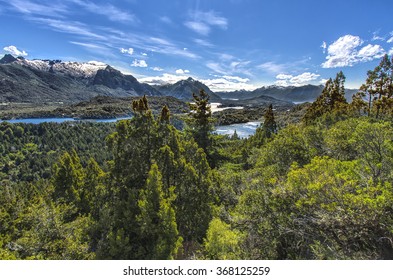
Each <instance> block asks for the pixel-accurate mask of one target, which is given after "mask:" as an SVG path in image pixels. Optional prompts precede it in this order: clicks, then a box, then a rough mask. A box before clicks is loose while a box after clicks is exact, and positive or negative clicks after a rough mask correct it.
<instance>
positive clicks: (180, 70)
mask: <svg viewBox="0 0 393 280" xmlns="http://www.w3.org/2000/svg"><path fill="white" fill-rule="evenodd" d="M188 73H190V71H189V70H183V69H177V70H176V74H178V75H184V74H188Z"/></svg>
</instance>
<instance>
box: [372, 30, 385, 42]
mask: <svg viewBox="0 0 393 280" xmlns="http://www.w3.org/2000/svg"><path fill="white" fill-rule="evenodd" d="M385 39H386V38H384V37H381V36H379V31H375V32H373V38H372V39H371V41H385Z"/></svg>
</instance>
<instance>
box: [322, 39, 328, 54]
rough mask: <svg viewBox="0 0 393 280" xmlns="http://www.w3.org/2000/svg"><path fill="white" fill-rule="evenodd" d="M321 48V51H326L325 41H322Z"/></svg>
mask: <svg viewBox="0 0 393 280" xmlns="http://www.w3.org/2000/svg"><path fill="white" fill-rule="evenodd" d="M321 48H322V50H323V53H326V48H327V44H326V42H325V41H323V42H322V45H321Z"/></svg>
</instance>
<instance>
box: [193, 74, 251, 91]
mask: <svg viewBox="0 0 393 280" xmlns="http://www.w3.org/2000/svg"><path fill="white" fill-rule="evenodd" d="M201 82H202V83H204V84H205V85H207V86H208V87H209V88H210V89H211V90H212V91H234V90H254V89H256V86H254V85H251V84H249V83H248V82H249V80H248V79H242V78H239V77H233V76H223V77H217V78H216V79H206V80H201Z"/></svg>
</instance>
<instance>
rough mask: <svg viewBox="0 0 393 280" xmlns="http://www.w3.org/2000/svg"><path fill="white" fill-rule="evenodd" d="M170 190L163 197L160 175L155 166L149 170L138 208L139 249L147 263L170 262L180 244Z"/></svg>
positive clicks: (172, 194)
mask: <svg viewBox="0 0 393 280" xmlns="http://www.w3.org/2000/svg"><path fill="white" fill-rule="evenodd" d="M174 199H175V195H174V191H173V188H171V190H170V191H169V194H168V196H166V195H165V194H164V191H163V185H162V177H161V173H160V171H159V170H158V166H157V164H155V163H153V165H152V166H151V169H150V172H149V175H148V178H147V181H146V187H145V188H144V189H143V190H141V193H140V196H139V200H138V206H139V208H140V214H139V215H138V216H137V220H138V222H139V224H140V231H141V237H142V244H141V247H142V248H143V249H144V251H145V252H144V254H143V256H144V258H146V259H173V258H174V257H175V256H176V254H177V251H178V249H179V247H180V244H181V238H180V237H179V234H178V231H177V224H176V218H175V211H174V209H173V207H172V202H173V201H174Z"/></svg>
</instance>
